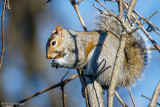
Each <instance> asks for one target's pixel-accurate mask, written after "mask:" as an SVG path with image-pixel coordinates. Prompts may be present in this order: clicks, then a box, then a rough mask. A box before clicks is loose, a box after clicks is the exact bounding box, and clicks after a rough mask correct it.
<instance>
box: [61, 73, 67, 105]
mask: <svg viewBox="0 0 160 107" xmlns="http://www.w3.org/2000/svg"><path fill="white" fill-rule="evenodd" d="M68 73H69V70H68V71H67V72H66V74H65V75H64V76H63V77H62V79H61V82H62V81H63V79H64V78H65V77H66V76H67V74H68ZM64 87H65V84H62V86H61V90H62V100H63V107H66V99H65V96H66V95H65V93H64Z"/></svg>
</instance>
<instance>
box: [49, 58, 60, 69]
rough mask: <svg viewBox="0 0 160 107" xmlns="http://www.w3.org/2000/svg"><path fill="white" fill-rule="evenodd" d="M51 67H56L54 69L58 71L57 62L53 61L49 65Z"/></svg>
mask: <svg viewBox="0 0 160 107" xmlns="http://www.w3.org/2000/svg"><path fill="white" fill-rule="evenodd" d="M51 66H52V67H56V69H58V68H59V63H58V61H56V60H53V61H52V63H51Z"/></svg>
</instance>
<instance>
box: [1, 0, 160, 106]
mask: <svg viewBox="0 0 160 107" xmlns="http://www.w3.org/2000/svg"><path fill="white" fill-rule="evenodd" d="M44 2H45V0H42V1H41V0H39V1H38V0H10V6H11V11H8V10H6V13H5V18H4V27H5V53H4V59H3V65H2V71H1V72H0V103H1V104H2V103H11V104H12V103H16V102H18V101H20V100H22V99H24V98H26V97H28V96H30V95H32V94H34V93H36V92H38V91H40V90H42V89H45V88H47V87H49V86H51V85H54V84H56V83H58V82H60V81H61V78H62V77H63V76H64V75H65V73H66V72H67V71H68V69H64V68H60V69H58V70H56V69H54V68H51V65H50V63H51V60H47V59H46V57H45V46H46V42H47V39H48V37H49V36H50V34H51V31H52V30H53V29H55V28H56V25H61V26H62V27H63V28H66V29H72V30H76V31H83V28H82V26H81V24H80V21H79V19H78V17H77V14H76V12H75V10H74V8H73V7H72V5H71V3H70V1H69V0H52V1H51V2H49V3H48V4H47V5H43V4H44ZM101 2H103V0H101ZM3 3H4V0H0V15H1V14H2V9H3ZM93 3H95V4H96V5H97V6H98V7H100V8H101V6H100V5H98V4H97V3H96V2H95V1H94V0H83V2H81V4H80V5H79V6H78V7H79V10H80V13H81V15H82V18H83V20H84V22H85V24H86V27H87V29H88V30H89V31H90V30H95V28H96V27H95V22H96V18H95V17H96V15H97V14H98V11H97V10H96V9H95V8H94V7H93ZM103 3H104V2H103ZM104 4H105V3H104ZM105 5H106V7H107V8H108V9H113V10H115V11H117V10H116V9H117V5H116V3H111V2H106V4H105ZM101 9H103V8H101ZM135 9H136V10H137V11H138V12H139V13H140V14H141V15H142V16H144V17H146V18H148V17H149V16H150V15H151V14H152V13H154V12H155V11H156V10H160V1H159V0H138V2H137V5H136V6H135ZM150 21H151V22H152V23H153V24H155V25H156V26H157V27H159V28H160V13H158V14H156V15H155V16H154V17H152V18H151V19H150ZM0 23H1V22H0ZM145 28H147V25H145ZM0 33H1V32H0ZM150 35H151V36H152V37H153V38H154V39H155V40H156V42H157V43H159V45H160V36H158V35H157V34H156V33H154V32H151V33H150ZM0 39H1V37H0ZM147 40H148V39H147ZM148 44H150V45H151V46H152V44H151V43H150V41H148ZM0 47H1V41H0ZM0 51H1V48H0ZM151 56H152V57H151V59H150V62H149V65H148V66H147V67H146V69H145V72H144V76H143V77H142V79H141V81H140V82H137V84H136V85H135V86H132V94H133V97H134V100H135V104H136V106H137V107H146V106H147V105H148V104H149V100H147V99H145V98H143V97H141V94H144V95H145V96H147V97H149V98H151V97H152V94H153V92H154V89H155V88H156V86H157V84H158V82H159V80H160V68H159V66H160V54H159V52H158V51H156V50H153V51H152V53H151ZM69 71H70V72H69V74H68V75H67V76H66V78H68V77H70V76H71V75H74V74H76V71H75V70H69ZM118 92H119V94H120V96H121V97H122V99H123V100H124V102H125V103H126V104H127V105H128V106H129V107H132V106H133V105H132V102H131V99H130V96H129V91H128V89H125V88H121V89H119V90H118ZM65 93H66V103H67V107H85V106H86V105H85V100H84V98H83V97H82V94H81V84H80V81H79V78H76V79H75V80H73V81H72V82H70V83H69V84H67V85H66V87H65ZM103 96H104V103H105V105H106V104H107V102H106V100H107V99H106V96H107V95H106V92H105V94H104V95H103ZM61 97H62V95H61V90H60V88H56V89H53V90H50V91H48V92H46V93H44V94H41V95H39V96H37V97H35V98H33V99H31V100H29V101H27V102H25V103H24V104H23V105H22V107H62V105H63V104H62V98H61ZM158 102H159V103H160V98H159V100H158ZM114 106H115V107H121V104H120V103H119V101H118V100H117V99H116V97H115V98H114Z"/></svg>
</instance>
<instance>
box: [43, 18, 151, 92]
mask: <svg viewBox="0 0 160 107" xmlns="http://www.w3.org/2000/svg"><path fill="white" fill-rule="evenodd" d="M97 22H98V23H97V26H98V28H99V30H95V31H88V32H77V31H73V30H68V29H63V28H62V27H61V26H59V25H57V27H56V30H53V31H52V35H51V36H50V37H49V39H48V42H47V44H46V57H47V58H48V59H53V60H52V67H65V68H71V69H72V68H77V69H83V71H82V72H84V74H87V75H92V76H93V77H95V78H96V81H97V82H98V83H99V84H100V85H101V86H102V87H103V88H104V89H108V87H109V86H110V84H111V79H112V72H113V65H114V61H115V58H116V53H117V50H118V46H119V40H120V34H121V32H122V26H121V24H120V22H119V21H118V20H117V19H115V18H114V17H112V16H103V15H101V16H99V18H98V21H97ZM147 53H148V52H147V47H146V45H145V41H144V40H143V39H142V37H141V35H140V34H139V33H136V32H135V33H132V34H131V35H130V36H129V38H127V41H126V45H125V49H124V55H123V56H122V57H123V59H124V60H123V62H122V63H123V64H122V65H123V66H121V69H120V70H119V74H118V77H117V83H116V88H119V87H121V86H124V87H127V86H129V85H131V84H133V83H134V81H135V80H136V79H138V78H139V77H140V76H141V74H142V71H143V70H144V67H145V65H146V64H147V60H148V54H147Z"/></svg>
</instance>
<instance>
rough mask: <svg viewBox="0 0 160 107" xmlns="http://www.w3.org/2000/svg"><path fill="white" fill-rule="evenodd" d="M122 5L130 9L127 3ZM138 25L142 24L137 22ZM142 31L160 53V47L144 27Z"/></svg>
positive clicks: (134, 17)
mask: <svg viewBox="0 0 160 107" xmlns="http://www.w3.org/2000/svg"><path fill="white" fill-rule="evenodd" d="M122 4H123V5H124V7H125V8H126V9H128V5H127V4H126V3H125V2H122ZM132 17H133V19H134V20H135V19H136V16H135V15H134V14H132ZM137 23H138V24H140V22H139V21H138V22H137ZM141 29H142V31H143V32H144V33H145V34H146V36H147V37H148V39H149V40H150V41H151V42H152V44H153V45H154V47H155V48H156V49H157V50H158V51H159V52H160V47H159V46H158V44H157V43H156V42H155V41H154V39H153V38H152V37H151V36H150V35H149V33H148V32H147V31H146V29H145V28H144V27H143V26H142V27H141Z"/></svg>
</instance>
